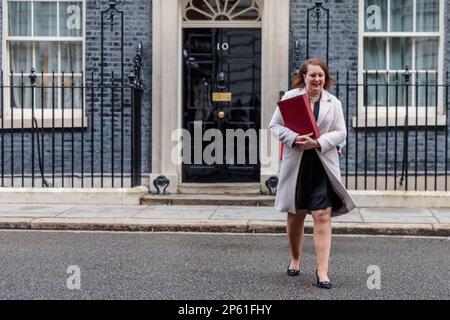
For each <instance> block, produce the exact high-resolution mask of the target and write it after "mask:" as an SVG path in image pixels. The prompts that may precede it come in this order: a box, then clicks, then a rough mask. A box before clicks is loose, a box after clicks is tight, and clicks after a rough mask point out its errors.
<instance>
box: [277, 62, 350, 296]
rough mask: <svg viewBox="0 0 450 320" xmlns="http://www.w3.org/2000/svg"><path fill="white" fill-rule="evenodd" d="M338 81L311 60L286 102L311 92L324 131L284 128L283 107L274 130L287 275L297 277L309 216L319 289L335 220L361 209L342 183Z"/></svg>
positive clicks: (342, 125) (341, 115)
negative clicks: (288, 251) (277, 142)
mask: <svg viewBox="0 0 450 320" xmlns="http://www.w3.org/2000/svg"><path fill="white" fill-rule="evenodd" d="M334 82H335V81H334V80H333V79H332V78H331V77H330V74H329V71H328V67H327V66H326V64H325V63H324V62H323V61H321V60H320V59H317V58H312V59H309V60H307V61H306V62H305V63H304V64H303V66H302V67H301V68H300V71H299V73H298V74H297V76H296V77H295V79H294V80H293V82H292V87H293V88H294V89H293V90H290V91H288V92H286V94H285V95H284V96H283V98H282V100H283V99H288V98H292V97H294V96H296V95H301V94H307V96H308V98H309V101H310V103H311V107H312V108H313V111H314V116H315V118H316V121H317V125H318V127H319V131H320V137H319V138H318V139H317V140H315V139H312V138H311V136H312V133H311V134H307V135H303V136H302V135H299V134H297V133H296V132H294V131H292V130H290V129H289V128H287V127H285V126H284V121H283V118H282V116H281V113H280V111H279V109H278V108H277V109H276V110H275V113H274V115H273V117H272V120H271V122H270V125H269V128H270V131H271V133H272V135H274V136H275V137H276V138H277V139H279V140H280V141H281V142H282V143H283V144H284V145H285V148H284V152H283V156H282V161H281V165H280V174H279V183H278V188H277V195H276V199H275V208H276V209H277V210H278V211H282V212H287V213H288V215H287V234H288V239H289V244H290V249H291V255H292V257H291V261H290V263H289V265H288V270H287V274H288V275H289V276H296V275H298V274H299V272H300V271H299V270H300V259H301V252H302V242H303V235H304V220H305V217H306V214H308V213H310V214H312V217H313V221H314V227H313V230H314V231H313V238H314V248H315V253H316V263H317V269H316V280H317V287H319V288H325V289H330V288H331V287H332V286H331V282H330V279H329V278H328V261H329V256H330V248H331V217H332V216H337V215H341V214H345V213H348V212H350V211H351V210H352V209H353V208H355V207H356V204H355V202H354V201H353V199H352V198H351V196H350V195H349V194H348V192H347V190H346V189H345V187H344V185H343V184H342V181H341V173H340V168H339V156H338V150H337V148H336V147H337V146H338V145H340V144H342V143H344V141H345V137H346V134H347V131H346V126H345V120H344V113H343V111H342V105H341V102H340V101H339V100H338V99H337V98H336V97H335V96H333V95H332V94H330V93H329V92H328V90H329V89H330V88H331V85H332V84H333V83H334Z"/></svg>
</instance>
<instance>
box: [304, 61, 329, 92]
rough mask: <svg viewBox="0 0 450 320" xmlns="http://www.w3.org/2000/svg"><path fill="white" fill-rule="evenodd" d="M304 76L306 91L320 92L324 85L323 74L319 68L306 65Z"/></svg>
mask: <svg viewBox="0 0 450 320" xmlns="http://www.w3.org/2000/svg"><path fill="white" fill-rule="evenodd" d="M307 70H308V71H307V72H306V75H305V84H306V90H308V92H311V93H318V92H321V91H322V89H323V86H324V85H325V72H324V71H323V69H322V68H321V67H320V66H315V65H311V64H309V65H308V69H307Z"/></svg>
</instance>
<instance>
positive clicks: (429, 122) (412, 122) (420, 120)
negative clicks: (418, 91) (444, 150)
mask: <svg viewBox="0 0 450 320" xmlns="http://www.w3.org/2000/svg"><path fill="white" fill-rule="evenodd" d="M376 119H377V118H376V117H375V115H367V124H366V115H365V114H360V115H358V122H356V117H352V127H353V128H355V129H361V128H366V127H367V128H379V129H383V128H386V127H388V128H392V127H404V126H405V115H404V114H403V115H398V116H397V117H395V116H388V117H387V124H386V116H381V115H378V120H377V121H376ZM436 120H437V121H436ZM416 121H417V123H416ZM408 126H409V127H415V126H419V127H424V126H428V127H445V126H446V116H445V115H442V114H438V115H437V119H436V115H435V114H432V115H430V114H429V115H428V117H425V116H421V115H419V116H418V117H417V119H416V115H415V114H409V116H408Z"/></svg>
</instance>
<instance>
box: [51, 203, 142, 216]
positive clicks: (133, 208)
mask: <svg viewBox="0 0 450 320" xmlns="http://www.w3.org/2000/svg"><path fill="white" fill-rule="evenodd" d="M146 208H147V206H142V205H129V206H121V205H109V206H99V205H78V206H76V207H73V208H71V209H69V210H67V211H65V212H63V213H61V214H59V215H58V216H57V217H58V218H65V217H67V218H131V217H133V216H135V215H137V214H138V213H139V212H141V211H142V210H144V209H146Z"/></svg>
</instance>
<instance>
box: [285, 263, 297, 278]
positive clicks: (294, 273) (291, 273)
mask: <svg viewBox="0 0 450 320" xmlns="http://www.w3.org/2000/svg"><path fill="white" fill-rule="evenodd" d="M290 265H291V262H290V261H289V264H288V267H287V275H288V276H290V277H295V276H298V275H299V274H300V269H299V270H295V269H289V266H290Z"/></svg>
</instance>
